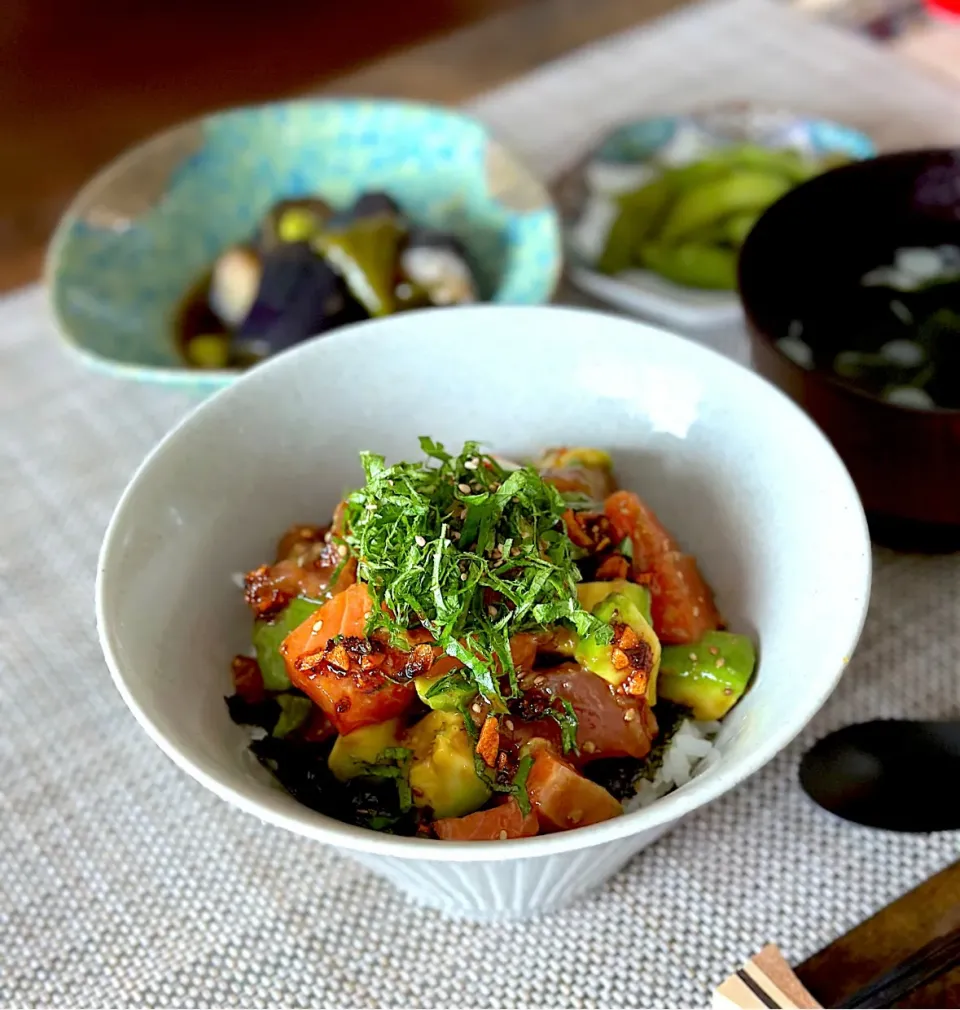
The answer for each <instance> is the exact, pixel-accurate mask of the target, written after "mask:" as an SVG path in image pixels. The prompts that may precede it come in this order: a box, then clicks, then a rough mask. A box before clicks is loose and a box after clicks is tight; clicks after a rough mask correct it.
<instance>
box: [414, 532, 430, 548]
mask: <svg viewBox="0 0 960 1010" xmlns="http://www.w3.org/2000/svg"><path fill="white" fill-rule="evenodd" d="M413 540H414V543H416V545H417V546H418V547H426V546H427V538H426V537H421V536H420V535H419V534H418V535H417V536H415V537H414V538H413Z"/></svg>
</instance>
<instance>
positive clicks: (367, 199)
mask: <svg viewBox="0 0 960 1010" xmlns="http://www.w3.org/2000/svg"><path fill="white" fill-rule="evenodd" d="M349 214H350V217H351V218H352V219H353V220H357V218H361V217H376V216H377V215H378V214H387V215H390V216H391V217H402V216H403V212H402V211H401V210H400V204H398V203H397V201H396V200H394V198H393V197H392V196H390V195H389V194H388V193H380V192H371V193H363V194H362V195H361V196H359V197H357V199H356V201H355V202H354V204H353V206H352V207H351V208H350V211H349Z"/></svg>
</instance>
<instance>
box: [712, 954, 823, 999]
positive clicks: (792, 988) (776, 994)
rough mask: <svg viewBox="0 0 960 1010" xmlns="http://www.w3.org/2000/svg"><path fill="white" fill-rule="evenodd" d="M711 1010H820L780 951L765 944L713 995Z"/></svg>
mask: <svg viewBox="0 0 960 1010" xmlns="http://www.w3.org/2000/svg"><path fill="white" fill-rule="evenodd" d="M712 1005H713V1007H714V1008H715V1010H740V1008H742V1010H820V1004H819V1003H818V1002H817V1001H816V1000H815V999H814V998H813V997H812V996H811V995H810V993H809V992H807V990H806V989H805V988H804V986H803V983H801V981H800V979H798V978H797V976H796V975H794V973H793V970H792V969H791V968H790V965H788V964H787V962H786V961H785V960H784V958H783V955H782V954H781V953H780V951H779V950H778V949H777V948H776V947H775V946H774V945H773V944H772V943H770V944H767V946H766V947H764V948H763V950H761V951H760V953H759V954H755V955H754V956H753V957H751V958H750V960H749V961H747V963H746V964H745V965H744V966H743V967H742V968H741V969H740V970H739V971H736V972H734V973H733V974H732V975H731V976H730V977H729V978H727V979H725V980H724V982H723V983H722V984H721V985H719V986H718V987H717V988H716V989H715V990H714V993H713V1004H712Z"/></svg>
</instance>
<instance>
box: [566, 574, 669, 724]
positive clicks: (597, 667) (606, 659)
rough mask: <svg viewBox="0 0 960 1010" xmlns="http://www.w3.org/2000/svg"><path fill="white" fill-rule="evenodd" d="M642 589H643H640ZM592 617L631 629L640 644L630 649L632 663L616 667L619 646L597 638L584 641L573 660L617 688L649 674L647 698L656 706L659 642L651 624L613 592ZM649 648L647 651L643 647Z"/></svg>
mask: <svg viewBox="0 0 960 1010" xmlns="http://www.w3.org/2000/svg"><path fill="white" fill-rule="evenodd" d="M637 588H638V589H642V588H643V587H642V586H638V587H637ZM593 616H594V617H598V618H599V619H600V620H601V621H603V622H604V623H605V624H610V625H616V624H625V625H627V627H628V628H631V629H632V630H633V631H634V632H635V633H636V635H637V637H638V638H639V639H640V642H639V644H638V645H636V646H634V647H633V648H631V649H629V650H627V655H628V658H629V659H630V660H631V661H632V664H634V665H631V662H627V663H625V664H622V665H620V666H617V665H616V664H615V662H614V655H615V652H617V651H618V649H617V646H616V645H613V644H611V643H606V644H603V643H600V642H598V641H597V640H596V639H595V638H592V637H589V638H582V639H581V640H580V644H579V645H578V646H577V651H576V652H575V653H574V659H576V661H577V662H578V663H579V664H580V665H581V666H583V667H584V668H585V669H587V670H590V672H591V673H595V674H597V676H598V677H603V679H604V680H607V681H609V682H610V683H611V684H613V685H614V686H615V687H619V686H620V685H621V684H623V683H624V682H625V681H626V680H627V678H628V677H629V676H630V675H631V674H633V673H636V672H640V671H642V672H644V673H646V675H647V684H646V689H645V697H646V699H647V701H648V703H649V704H651V705H655V704H656V700H657V671H658V670H659V668H660V640H659V639H658V638H657V636H656V634H654V631H653V628H651V627H650V622H649V621H647V619H646V618H645V617H644V616H643V614H642V613H641V612H640V608H639V607H638V606H637V605H636V604H635V603H634V602H633V601H632V600H631V599H630V598H629V597H628V596H627V594H626V593H613V594H612V595H610V596H608V597H607V598H606V599H605V600H603V601H602V602H601V603H600V604H599V605H598V606H597V607H595V608H594V610H593ZM644 646H646V648H644Z"/></svg>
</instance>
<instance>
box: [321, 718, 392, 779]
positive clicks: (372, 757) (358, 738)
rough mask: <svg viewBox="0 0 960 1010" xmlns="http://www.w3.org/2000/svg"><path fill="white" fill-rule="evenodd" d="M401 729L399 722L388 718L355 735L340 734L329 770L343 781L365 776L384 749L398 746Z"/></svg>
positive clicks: (332, 750) (331, 755) (335, 742)
mask: <svg viewBox="0 0 960 1010" xmlns="http://www.w3.org/2000/svg"><path fill="white" fill-rule="evenodd" d="M399 727H400V720H399V719H388V720H387V721H386V722H378V723H374V724H373V725H372V726H361V727H360V729H355V730H354V731H353V732H352V733H341V734H340V736H338V737H337V739H336V740H335V741H334V743H333V748H332V749H331V751H330V755H329V757H328V758H327V767H328V768H329V769H330V771H331V772H332V773H333V775H334V776H335V777H336V778H338V779H339V780H340V781H341V782H346V781H347V779H352V778H356V776H358V775H364V774H366V772H367V770H368V768H369V767H370V765H373V764H376V763H377V758H378V757H379V756H380V755H381V754H382V753H383V752H384V751H385V750H387V749H388V748H390V747H396V746H397V744H398V743H399V736H398V733H399Z"/></svg>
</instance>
